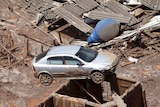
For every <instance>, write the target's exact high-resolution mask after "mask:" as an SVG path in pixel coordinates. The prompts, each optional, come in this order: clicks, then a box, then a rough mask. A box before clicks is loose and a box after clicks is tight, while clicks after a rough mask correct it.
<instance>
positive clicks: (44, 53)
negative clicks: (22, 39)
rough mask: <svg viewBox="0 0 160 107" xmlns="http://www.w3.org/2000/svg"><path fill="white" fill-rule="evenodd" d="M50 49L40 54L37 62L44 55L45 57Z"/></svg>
mask: <svg viewBox="0 0 160 107" xmlns="http://www.w3.org/2000/svg"><path fill="white" fill-rule="evenodd" d="M48 51H49V50H47V51H45V52H43V53H41V54H39V55H38V56H37V57H36V62H38V61H39V60H40V59H42V58H43V57H45V56H46V54H47V52H48Z"/></svg>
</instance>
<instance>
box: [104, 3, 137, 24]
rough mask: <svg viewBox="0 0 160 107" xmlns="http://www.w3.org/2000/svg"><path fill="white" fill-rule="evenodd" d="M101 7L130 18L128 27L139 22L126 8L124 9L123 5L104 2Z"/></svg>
mask: <svg viewBox="0 0 160 107" xmlns="http://www.w3.org/2000/svg"><path fill="white" fill-rule="evenodd" d="M103 5H104V6H105V7H107V8H109V9H110V10H112V11H113V12H115V13H119V14H123V15H124V16H126V17H131V20H130V23H129V25H133V24H136V23H138V22H139V21H138V19H136V18H135V17H134V16H133V15H131V14H130V13H129V12H128V10H127V9H126V8H124V5H122V4H121V3H119V2H117V1H115V0H105V1H104V2H103Z"/></svg>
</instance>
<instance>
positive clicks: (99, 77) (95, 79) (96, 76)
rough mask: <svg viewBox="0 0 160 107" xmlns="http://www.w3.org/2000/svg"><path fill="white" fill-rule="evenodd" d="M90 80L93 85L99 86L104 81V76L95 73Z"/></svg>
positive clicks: (97, 72)
mask: <svg viewBox="0 0 160 107" xmlns="http://www.w3.org/2000/svg"><path fill="white" fill-rule="evenodd" d="M91 79H92V81H93V82H94V83H96V84H101V83H102V82H103V81H104V74H103V73H101V72H99V71H95V72H93V73H92V74H91Z"/></svg>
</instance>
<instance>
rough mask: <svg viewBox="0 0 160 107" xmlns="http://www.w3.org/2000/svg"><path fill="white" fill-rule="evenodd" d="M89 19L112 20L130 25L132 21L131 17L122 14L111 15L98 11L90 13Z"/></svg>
mask: <svg viewBox="0 0 160 107" xmlns="http://www.w3.org/2000/svg"><path fill="white" fill-rule="evenodd" d="M87 17H89V18H91V19H98V20H101V19H103V18H112V19H114V20H116V21H118V22H121V23H129V22H130V20H131V17H126V16H124V15H122V14H116V13H109V12H104V11H97V10H96V11H91V12H89V13H88V14H87Z"/></svg>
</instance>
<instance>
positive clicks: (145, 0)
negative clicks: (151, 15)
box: [140, 0, 160, 10]
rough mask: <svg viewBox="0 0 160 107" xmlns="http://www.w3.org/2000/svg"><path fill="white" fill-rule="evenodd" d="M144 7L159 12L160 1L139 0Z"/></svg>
mask: <svg viewBox="0 0 160 107" xmlns="http://www.w3.org/2000/svg"><path fill="white" fill-rule="evenodd" d="M140 1H141V3H142V4H144V5H145V6H147V7H149V8H151V9H154V10H160V0H140Z"/></svg>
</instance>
